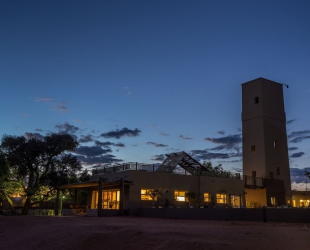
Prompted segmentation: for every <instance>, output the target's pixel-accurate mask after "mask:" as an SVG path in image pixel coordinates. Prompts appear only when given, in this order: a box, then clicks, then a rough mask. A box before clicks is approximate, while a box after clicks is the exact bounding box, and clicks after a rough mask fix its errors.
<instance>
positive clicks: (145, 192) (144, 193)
mask: <svg viewBox="0 0 310 250" xmlns="http://www.w3.org/2000/svg"><path fill="white" fill-rule="evenodd" d="M152 191H153V190H152V189H141V200H142V201H152V200H153V199H152V195H151V194H152ZM154 201H157V196H156V197H155V198H154Z"/></svg>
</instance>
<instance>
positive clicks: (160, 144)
mask: <svg viewBox="0 0 310 250" xmlns="http://www.w3.org/2000/svg"><path fill="white" fill-rule="evenodd" d="M146 144H147V145H152V146H155V147H157V148H164V147H168V145H165V144H162V143H156V142H151V141H149V142H147V143H146Z"/></svg>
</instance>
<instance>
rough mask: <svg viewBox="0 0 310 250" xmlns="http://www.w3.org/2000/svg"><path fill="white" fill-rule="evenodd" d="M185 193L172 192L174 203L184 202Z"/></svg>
mask: <svg viewBox="0 0 310 250" xmlns="http://www.w3.org/2000/svg"><path fill="white" fill-rule="evenodd" d="M185 193H186V192H185V191H175V192H174V199H175V200H176V201H185Z"/></svg>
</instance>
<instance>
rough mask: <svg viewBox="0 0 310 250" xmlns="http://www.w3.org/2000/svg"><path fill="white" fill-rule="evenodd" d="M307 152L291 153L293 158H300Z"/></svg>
mask: <svg viewBox="0 0 310 250" xmlns="http://www.w3.org/2000/svg"><path fill="white" fill-rule="evenodd" d="M304 154H305V153H304V152H298V153H294V154H291V156H290V157H291V158H299V157H301V156H303V155H304Z"/></svg>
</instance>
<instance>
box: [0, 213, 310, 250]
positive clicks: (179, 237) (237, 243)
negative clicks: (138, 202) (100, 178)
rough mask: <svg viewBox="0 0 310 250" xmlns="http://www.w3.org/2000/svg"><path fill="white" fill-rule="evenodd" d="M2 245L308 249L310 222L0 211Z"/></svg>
mask: <svg viewBox="0 0 310 250" xmlns="http://www.w3.org/2000/svg"><path fill="white" fill-rule="evenodd" d="M305 226H306V227H307V229H304V227H305ZM0 249H16V250H19V249H25V250H26V249H27V250H32V249H44V250H45V249H46V250H48V249H62V250H69V249H70V250H71V249H72V250H73V249H75V250H80V249H90V250H92V249H97V250H98V249H126V250H130V249H156V250H159V249H161V250H163V249H251V250H255V249H260V250H267V249H310V225H309V224H307V225H305V224H284V223H262V222H234V221H207V220H170V219H149V218H137V217H102V218H96V217H47V216H46V217H45V216H7V217H4V216H2V217H0Z"/></svg>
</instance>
